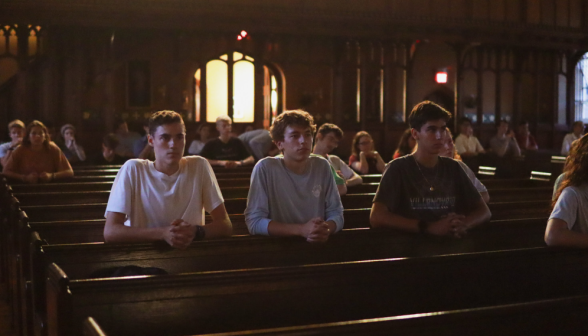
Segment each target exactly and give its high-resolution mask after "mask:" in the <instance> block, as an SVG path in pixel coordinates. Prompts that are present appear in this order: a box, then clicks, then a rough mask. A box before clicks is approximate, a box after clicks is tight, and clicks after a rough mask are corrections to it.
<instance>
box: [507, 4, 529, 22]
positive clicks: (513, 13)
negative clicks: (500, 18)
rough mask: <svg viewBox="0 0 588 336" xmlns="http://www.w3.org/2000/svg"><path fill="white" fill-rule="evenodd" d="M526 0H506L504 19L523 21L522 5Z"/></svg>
mask: <svg viewBox="0 0 588 336" xmlns="http://www.w3.org/2000/svg"><path fill="white" fill-rule="evenodd" d="M524 1H526V0H508V1H506V2H505V4H506V9H505V10H506V18H505V20H506V21H510V22H524V19H523V17H522V13H523V5H522V3H523V2H524Z"/></svg>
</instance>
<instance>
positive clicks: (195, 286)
mask: <svg viewBox="0 0 588 336" xmlns="http://www.w3.org/2000/svg"><path fill="white" fill-rule="evenodd" d="M587 257H588V252H587V251H563V250H551V249H547V248H531V249H521V250H511V251H494V252H483V253H466V254H457V255H455V254H454V255H444V256H435V257H426V258H399V259H384V260H364V261H362V262H343V263H329V264H319V265H304V266H288V267H277V268H261V269H249V270H230V271H218V272H196V273H186V274H179V275H168V276H148V277H145V276H139V277H129V278H118V279H113V278H111V279H79V280H74V279H72V278H71V277H69V276H68V273H67V272H65V271H63V270H62V269H61V268H60V267H58V266H57V265H56V264H52V265H51V266H50V267H49V280H48V283H47V291H48V292H47V299H48V303H47V307H48V329H49V335H70V334H79V332H80V330H81V325H82V321H83V319H84V318H85V317H86V316H93V317H94V318H96V319H97V320H99V321H101V324H102V326H103V327H104V328H105V329H107V330H110V331H111V332H112V333H113V334H114V335H127V334H130V333H133V334H141V335H161V334H168V335H170V334H171V335H181V334H198V333H209V332H226V331H237V330H248V329H258V328H274V327H283V326H295V325H305V324H314V323H329V322H338V321H346V320H358V319H366V318H375V317H382V316H395V315H406V314H418V313H423V312H432V311H444V310H458V309H472V308H479V307H491V306H496V305H506V304H516V303H521V302H528V301H537V300H548V299H553V298H558V297H567V296H574V295H588V293H587V292H588V290H587V288H586V286H585V279H586V277H587V276H588V268H587V267H586V266H587V260H588V258H587ZM172 299H173V300H172ZM165 312H170V313H169V314H167V313H165ZM171 312H173V313H171ZM219 316H222V317H223V318H218V317H219Z"/></svg>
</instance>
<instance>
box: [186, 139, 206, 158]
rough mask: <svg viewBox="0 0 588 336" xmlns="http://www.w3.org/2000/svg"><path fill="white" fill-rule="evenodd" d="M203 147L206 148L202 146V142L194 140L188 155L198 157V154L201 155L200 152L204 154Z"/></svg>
mask: <svg viewBox="0 0 588 336" xmlns="http://www.w3.org/2000/svg"><path fill="white" fill-rule="evenodd" d="M202 147H204V146H201V145H200V141H198V140H193V141H192V143H191V144H190V147H189V148H188V154H190V155H198V154H200V152H202Z"/></svg>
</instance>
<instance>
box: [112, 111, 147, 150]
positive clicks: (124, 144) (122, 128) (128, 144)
mask: <svg viewBox="0 0 588 336" xmlns="http://www.w3.org/2000/svg"><path fill="white" fill-rule="evenodd" d="M114 129H115V133H114V134H115V135H116V138H117V139H118V147H117V148H116V154H118V155H120V156H122V157H126V158H133V157H135V154H134V153H133V149H134V146H135V142H137V140H139V139H141V136H140V135H139V133H137V132H131V131H129V125H128V124H127V122H126V121H125V120H123V119H117V120H116V121H115V122H114Z"/></svg>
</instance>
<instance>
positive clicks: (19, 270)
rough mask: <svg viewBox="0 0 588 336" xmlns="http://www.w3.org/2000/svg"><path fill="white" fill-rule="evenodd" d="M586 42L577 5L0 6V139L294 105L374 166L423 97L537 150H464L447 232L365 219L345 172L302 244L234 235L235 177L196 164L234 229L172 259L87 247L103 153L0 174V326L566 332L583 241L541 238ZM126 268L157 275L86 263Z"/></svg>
mask: <svg viewBox="0 0 588 336" xmlns="http://www.w3.org/2000/svg"><path fill="white" fill-rule="evenodd" d="M587 53H588V0H410V1H408V0H369V1H357V0H355V1H354V0H344V1H341V0H338V1H334V0H314V1H308V0H288V1H285V0H283V1H267V0H249V1H238V0H214V1H211V0H134V1H125V0H101V1H95V0H75V1H74V0H51V1H40V0H3V1H0V140H2V142H6V141H8V142H9V141H10V139H11V138H10V131H11V130H10V128H7V127H6V126H8V125H9V123H11V121H13V120H15V119H19V120H22V122H24V124H25V125H28V124H29V123H30V122H32V121H33V120H39V121H42V122H43V123H44V124H45V125H46V126H48V128H49V129H51V128H53V129H54V130H55V132H56V133H60V132H59V130H60V129H61V127H62V125H66V124H71V125H74V126H75V132H76V141H77V142H78V143H79V144H81V145H83V146H84V148H85V151H86V154H87V155H88V157H90V156H93V155H99V153H101V150H103V149H102V147H101V139H102V138H103V137H104V136H105V135H107V134H109V133H113V132H116V131H117V125H118V121H119V120H124V121H126V122H127V124H128V128H129V129H130V130H131V131H134V132H137V133H144V131H143V126H144V125H145V122H146V121H147V120H148V119H149V117H150V116H151V115H152V113H154V112H157V111H161V110H171V111H175V112H177V113H179V114H180V115H181V117H182V118H183V121H184V123H185V125H186V130H187V132H186V144H189V143H190V142H191V141H192V140H194V139H196V137H197V135H196V130H197V129H199V127H200V126H201V125H203V124H208V125H210V128H211V131H212V132H213V133H214V132H216V131H215V130H214V125H215V123H217V118H218V117H219V116H228V117H229V118H230V119H231V120H232V131H233V132H234V133H235V134H236V135H238V134H241V133H244V132H246V130H247V129H264V128H265V129H269V127H270V126H271V125H272V123H273V122H274V120H276V118H278V116H280V115H281V114H282V113H284V112H285V111H290V110H303V111H307V112H308V113H310V115H312V117H313V118H314V121H315V123H316V124H317V126H320V125H322V124H325V123H332V124H335V125H337V126H338V127H340V129H341V130H342V131H343V136H342V138H341V139H340V143H339V145H338V147H337V148H336V149H334V151H333V153H334V154H336V155H338V156H339V157H341V158H342V159H343V160H344V161H347V159H348V158H349V157H350V155H351V154H353V153H352V142H353V141H354V136H355V135H356V133H358V132H360V131H366V132H368V133H369V134H370V135H371V138H372V139H373V147H374V148H375V149H376V150H377V151H378V152H379V155H381V158H382V159H383V160H384V162H386V163H388V162H389V161H391V160H392V159H393V156H394V155H395V152H396V150H397V145H398V143H399V141H400V139H401V136H402V135H403V133H404V132H405V130H407V129H409V128H410V127H409V116H410V114H411V111H412V110H413V107H414V106H415V105H416V104H418V103H420V102H422V101H432V102H434V103H436V104H438V105H439V106H441V107H442V108H444V109H445V110H447V111H449V112H450V113H451V114H452V116H453V117H452V118H451V119H450V120H449V121H448V123H447V126H448V128H449V129H450V130H451V132H452V133H453V134H455V135H457V134H459V133H460V125H461V123H462V121H463V120H467V121H468V122H469V123H471V126H472V129H473V135H474V136H475V137H477V139H479V142H480V144H481V145H482V147H484V148H485V149H486V151H487V152H488V151H489V150H488V149H489V148H490V146H491V139H492V138H493V137H494V136H495V134H496V133H497V130H498V128H499V126H500V123H501V121H504V122H505V123H507V124H508V125H509V128H510V129H512V130H515V131H517V127H519V125H523V124H524V125H528V131H529V134H532V136H533V137H534V139H535V140H534V141H536V148H535V150H528V151H526V150H525V149H524V148H521V149H522V152H523V153H522V155H521V156H520V157H517V158H515V159H513V160H514V161H512V162H510V163H509V164H508V167H509V168H508V169H507V173H503V172H500V173H498V172H496V167H498V170H501V169H502V168H500V167H502V166H501V165H503V161H500V160H499V161H497V159H493V158H486V159H484V160H480V161H476V162H475V163H473V166H472V165H470V162H471V161H468V160H467V158H466V157H465V156H464V162H465V163H466V164H467V165H468V166H470V168H472V170H473V173H475V175H476V177H477V178H478V179H479V181H481V182H482V183H483V184H484V185H485V186H486V188H487V190H488V193H489V195H490V202H489V203H488V208H489V209H490V211H491V212H492V219H491V220H490V221H488V222H487V223H485V224H482V225H480V227H479V228H476V229H475V230H472V231H471V233H469V234H468V236H467V237H465V238H462V239H459V240H458V239H446V238H445V239H444V238H438V237H432V236H420V235H415V234H413V233H406V232H397V231H385V230H384V231H382V230H376V229H374V228H373V227H372V228H371V229H370V219H369V218H370V209H371V207H372V201H373V198H374V195H375V193H376V192H377V190H378V188H379V183H380V179H381V177H382V175H381V174H382V172H380V173H379V174H359V175H361V176H362V177H363V184H362V185H360V186H356V187H349V188H348V189H347V195H345V196H341V202H342V204H343V208H344V210H343V213H344V216H345V226H344V228H343V230H342V232H340V233H339V234H338V235H336V236H334V237H333V238H336V239H332V241H331V239H330V240H329V241H328V242H327V243H325V244H318V245H316V244H308V243H306V242H302V241H299V240H297V239H295V238H294V237H288V238H273V237H272V238H268V237H258V236H249V235H248V232H247V229H246V228H245V229H244V231H239V230H238V229H237V226H238V225H241V227H245V226H244V225H245V224H243V223H245V222H244V221H245V219H244V214H243V213H244V212H243V211H244V209H245V206H246V201H247V195H248V194H247V192H248V191H249V183H250V177H251V174H252V169H253V168H252V167H248V168H247V167H239V168H236V169H235V170H233V171H231V172H228V168H227V169H224V170H223V169H219V168H218V167H214V173H215V174H216V180H215V181H217V180H218V184H219V186H220V190H221V191H222V193H223V197H224V200H225V207H226V208H227V213H228V215H229V217H230V219H231V221H232V222H233V237H231V238H227V239H220V240H210V241H204V242H193V243H192V245H190V246H189V247H188V248H186V249H179V250H173V249H170V248H169V246H162V245H161V244H158V243H131V244H109V243H104V238H103V227H104V223H105V219H104V212H105V206H106V202H107V201H108V195H109V192H110V188H111V187H112V183H113V181H114V178H115V175H116V174H117V172H118V170H119V169H120V166H116V167H115V166H108V167H104V168H99V169H98V168H96V167H95V166H87V167H85V166H83V165H80V166H75V165H73V164H72V166H73V171H74V179H78V180H76V181H75V183H73V182H71V183H70V182H68V183H64V184H63V186H62V187H59V183H57V182H55V183H53V184H52V183H40V184H38V185H36V187H35V188H33V185H27V184H26V183H22V182H14V181H11V180H10V179H9V178H8V176H7V177H6V179H5V178H4V177H2V179H3V180H2V182H1V183H0V192H1V193H2V195H1V196H0V198H1V199H2V206H0V219H1V220H2V223H1V227H0V236H2V237H1V238H0V254H1V255H0V266H1V267H0V276H1V277H0V279H1V280H2V281H1V283H0V285H1V286H2V290H0V334H6V335H11V336H13V335H18V336H33V335H34V336H52V335H82V334H83V335H111V336H112V335H114V336H117V335H204V334H218V335H258V334H259V335H261V334H263V335H319V334H325V335H372V334H373V335H379V334H382V335H383V334H387V335H389V334H402V335H455V334H457V333H464V334H472V335H515V334H516V335H521V334H534V335H556V334H557V335H564V334H565V335H575V334H580V333H582V332H583V331H585V330H586V329H585V327H587V326H588V319H587V318H588V291H587V290H586V286H585V283H586V279H588V272H587V271H586V270H587V269H588V267H586V266H588V263H587V260H588V254H587V255H584V253H587V252H586V251H583V250H581V249H579V250H578V249H572V250H568V249H558V248H553V247H547V245H546V243H545V241H544V235H545V229H546V225H547V223H548V220H549V218H550V217H549V214H550V213H551V210H552V208H553V206H554V205H553V204H552V193H553V191H554V183H556V182H555V180H556V178H557V177H558V176H559V175H560V174H562V172H564V165H566V166H565V167H567V161H570V159H569V158H568V159H566V156H567V153H566V155H564V154H562V153H561V150H560V149H561V148H562V142H565V137H566V134H568V133H570V132H572V128H573V126H574V125H575V122H588V54H587ZM585 70H586V71H585ZM465 118H467V119H465ZM582 127H583V124H582ZM583 132H584V130H583V129H582V134H583ZM61 133H63V129H62V131H61ZM214 134H216V133H214ZM215 136H216V135H215ZM578 141H579V140H578ZM102 146H104V145H103V144H102ZM187 150H188V145H187V146H186V151H187ZM525 152H526V153H525ZM186 153H187V152H186ZM407 154H408V153H407ZM566 160H567V161H566ZM241 163H243V161H241ZM474 166H475V168H474ZM566 171H567V170H566ZM424 176H425V175H423V177H424ZM241 183H243V184H241ZM570 183H571V182H570ZM74 184H76V186H74ZM78 184H79V185H78ZM70 185H71V188H72V189H71V190H70V189H68V188H70ZM73 188H78V189H73ZM353 188H356V189H355V190H354V189H353ZM233 189H234V190H233ZM556 189H557V187H556ZM431 190H432V187H431ZM233 192H234V194H232V193H233ZM60 193H63V195H60ZM230 195H235V197H232V196H230ZM554 195H555V194H554ZM58 199H61V200H63V202H61V201H58ZM578 211H580V210H578ZM578 216H580V215H578ZM206 221H210V216H209V215H207V217H206ZM239 223H240V224H239ZM586 227H587V230H588V225H587V226H586ZM126 265H137V266H141V267H155V268H163V269H165V270H166V271H167V272H169V274H167V275H157V274H155V275H132V276H126V277H125V276H123V277H121V278H120V279H119V278H115V277H99V276H93V274H95V272H97V271H98V270H99V269H103V268H109V267H119V266H126Z"/></svg>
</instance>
